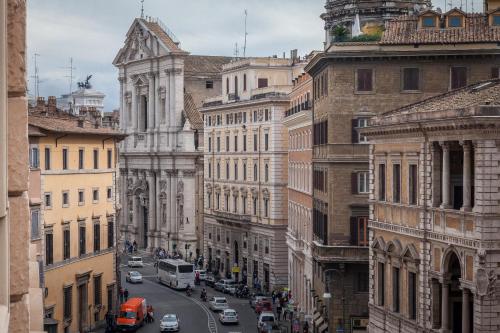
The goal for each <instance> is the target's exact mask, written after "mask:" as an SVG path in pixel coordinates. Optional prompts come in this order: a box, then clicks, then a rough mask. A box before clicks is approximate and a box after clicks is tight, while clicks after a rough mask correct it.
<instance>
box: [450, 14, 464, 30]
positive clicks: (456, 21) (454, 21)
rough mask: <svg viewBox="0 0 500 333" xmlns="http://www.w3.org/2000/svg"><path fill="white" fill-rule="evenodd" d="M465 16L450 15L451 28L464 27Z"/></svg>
mask: <svg viewBox="0 0 500 333" xmlns="http://www.w3.org/2000/svg"><path fill="white" fill-rule="evenodd" d="M462 22H463V17H462V16H457V15H454V16H448V26H449V27H450V28H460V27H462Z"/></svg>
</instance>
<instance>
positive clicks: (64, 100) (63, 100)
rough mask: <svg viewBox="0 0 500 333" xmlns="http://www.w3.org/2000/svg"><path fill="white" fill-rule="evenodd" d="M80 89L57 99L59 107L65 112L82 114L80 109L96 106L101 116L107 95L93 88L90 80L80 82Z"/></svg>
mask: <svg viewBox="0 0 500 333" xmlns="http://www.w3.org/2000/svg"><path fill="white" fill-rule="evenodd" d="M79 84H80V87H79V88H78V90H76V91H74V92H72V93H71V94H66V95H63V96H61V97H60V98H58V99H57V107H58V108H59V109H61V110H63V111H64V112H68V113H71V114H74V115H80V110H82V109H85V110H87V109H88V108H95V110H96V111H97V112H99V115H100V117H102V116H103V113H104V99H105V98H106V95H105V94H104V93H102V92H100V91H97V90H95V89H92V86H91V85H90V83H89V82H86V83H82V82H80V83H79Z"/></svg>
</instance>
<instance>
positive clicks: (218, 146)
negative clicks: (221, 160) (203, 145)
mask: <svg viewBox="0 0 500 333" xmlns="http://www.w3.org/2000/svg"><path fill="white" fill-rule="evenodd" d="M217 151H218V152H219V151H220V136H218V137H217Z"/></svg>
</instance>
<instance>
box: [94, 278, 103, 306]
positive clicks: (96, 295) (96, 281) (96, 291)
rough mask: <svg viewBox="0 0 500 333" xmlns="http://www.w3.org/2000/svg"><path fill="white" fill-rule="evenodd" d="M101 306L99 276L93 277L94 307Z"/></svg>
mask: <svg viewBox="0 0 500 333" xmlns="http://www.w3.org/2000/svg"><path fill="white" fill-rule="evenodd" d="M101 304H102V282H101V276H100V275H99V276H94V306H96V305H101Z"/></svg>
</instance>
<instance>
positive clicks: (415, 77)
mask: <svg viewBox="0 0 500 333" xmlns="http://www.w3.org/2000/svg"><path fill="white" fill-rule="evenodd" d="M403 90H405V91H416V90H420V70H419V69H418V68H403Z"/></svg>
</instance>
